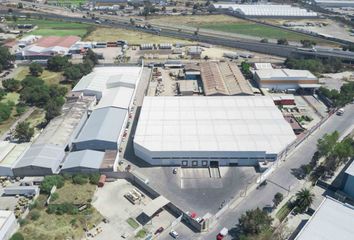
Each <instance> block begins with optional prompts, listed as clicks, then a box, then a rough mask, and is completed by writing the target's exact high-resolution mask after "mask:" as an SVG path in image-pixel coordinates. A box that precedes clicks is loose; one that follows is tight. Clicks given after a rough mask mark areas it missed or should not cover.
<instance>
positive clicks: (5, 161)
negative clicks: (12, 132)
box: [0, 141, 30, 176]
mask: <svg viewBox="0 0 354 240" xmlns="http://www.w3.org/2000/svg"><path fill="white" fill-rule="evenodd" d="M29 147H30V143H20V144H17V143H11V142H8V141H1V142H0V176H13V171H12V169H13V168H14V167H15V166H16V164H17V162H18V161H19V159H20V158H21V156H22V155H23V153H24V152H25V151H26V150H27V149H28V148H29Z"/></svg>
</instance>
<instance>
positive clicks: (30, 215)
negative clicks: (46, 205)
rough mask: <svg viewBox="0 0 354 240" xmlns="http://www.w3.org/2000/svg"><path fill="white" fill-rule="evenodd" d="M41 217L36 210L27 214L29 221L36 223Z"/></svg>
mask: <svg viewBox="0 0 354 240" xmlns="http://www.w3.org/2000/svg"><path fill="white" fill-rule="evenodd" d="M40 216H41V213H40V212H39V211H38V210H32V211H31V212H30V213H29V217H30V219H31V220H33V221H36V220H38V218H39V217H40Z"/></svg>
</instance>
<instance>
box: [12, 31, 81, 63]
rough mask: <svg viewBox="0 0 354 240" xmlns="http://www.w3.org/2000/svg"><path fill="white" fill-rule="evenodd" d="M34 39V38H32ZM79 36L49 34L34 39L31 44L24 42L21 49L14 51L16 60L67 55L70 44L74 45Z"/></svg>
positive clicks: (44, 58)
mask: <svg viewBox="0 0 354 240" xmlns="http://www.w3.org/2000/svg"><path fill="white" fill-rule="evenodd" d="M32 41H35V40H32ZM78 41H80V38H79V37H77V36H66V37H58V36H49V37H42V38H39V39H38V40H37V39H36V41H35V42H33V43H32V44H31V45H28V46H27V44H25V45H26V46H25V47H24V48H23V49H20V50H19V51H18V52H16V54H15V55H16V59H17V60H46V59H49V58H51V57H53V56H54V55H61V56H64V55H67V54H68V53H69V50H70V48H71V47H72V46H74V45H75V44H76V43H77V42H78Z"/></svg>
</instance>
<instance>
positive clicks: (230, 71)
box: [200, 62, 253, 96]
mask: <svg viewBox="0 0 354 240" xmlns="http://www.w3.org/2000/svg"><path fill="white" fill-rule="evenodd" d="M200 69H201V77H202V81H203V86H204V91H205V95H207V96H210V95H243V94H244V95H253V91H252V89H251V87H250V85H249V83H248V82H247V80H246V79H245V78H244V76H243V75H242V73H241V71H240V69H239V68H238V67H237V65H236V64H235V63H230V62H219V63H217V62H205V63H201V64H200Z"/></svg>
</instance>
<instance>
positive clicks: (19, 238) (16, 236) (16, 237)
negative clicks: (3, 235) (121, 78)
mask: <svg viewBox="0 0 354 240" xmlns="http://www.w3.org/2000/svg"><path fill="white" fill-rule="evenodd" d="M10 240H25V238H24V237H23V235H22V234H21V233H19V232H17V233H15V234H14V235H12V237H11V238H10Z"/></svg>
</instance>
